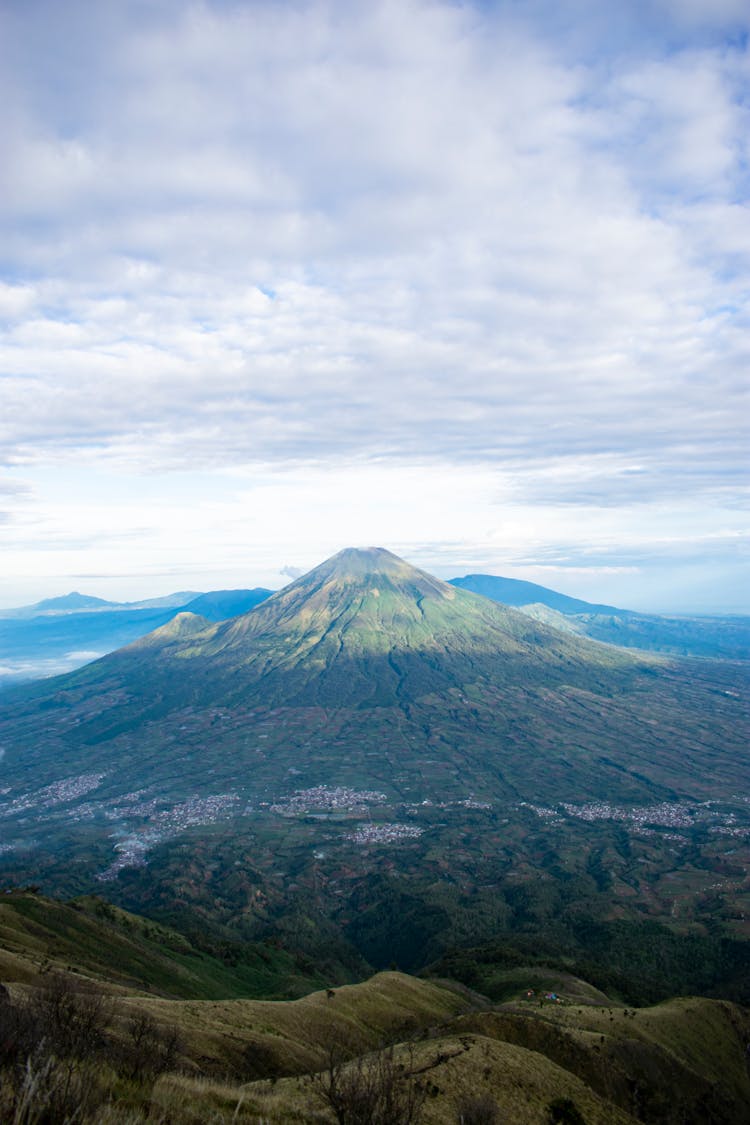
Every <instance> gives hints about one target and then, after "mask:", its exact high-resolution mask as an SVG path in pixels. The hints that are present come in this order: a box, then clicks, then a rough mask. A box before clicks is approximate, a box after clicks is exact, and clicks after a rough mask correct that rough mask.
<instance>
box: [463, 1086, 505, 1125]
mask: <svg viewBox="0 0 750 1125" xmlns="http://www.w3.org/2000/svg"><path fill="white" fill-rule="evenodd" d="M456 1114H457V1118H456V1120H457V1122H458V1125H500V1111H499V1110H498V1108H497V1102H496V1101H495V1099H494V1098H492V1097H490V1095H489V1094H475V1095H468V1096H467V1097H465V1098H462V1099H461V1101H460V1102H459V1103H458V1107H457V1110H456Z"/></svg>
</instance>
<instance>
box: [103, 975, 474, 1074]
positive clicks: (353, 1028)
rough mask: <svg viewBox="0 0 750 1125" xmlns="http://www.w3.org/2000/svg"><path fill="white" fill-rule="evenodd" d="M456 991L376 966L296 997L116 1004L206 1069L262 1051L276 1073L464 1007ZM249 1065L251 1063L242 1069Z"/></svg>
mask: <svg viewBox="0 0 750 1125" xmlns="http://www.w3.org/2000/svg"><path fill="white" fill-rule="evenodd" d="M469 1007H470V1003H469V1001H468V1000H467V999H466V998H465V997H464V996H463V995H462V994H461V993H460V992H458V991H454V990H453V989H449V988H446V987H443V986H440V985H437V984H434V983H431V982H428V981H423V980H418V979H416V978H415V977H410V976H406V975H405V974H404V973H395V972H385V973H378V974H377V975H376V976H374V977H372V978H371V979H370V980H368V981H365V982H363V983H362V984H355V985H344V986H342V987H340V988H337V989H335V990H332V991H328V992H326V991H323V992H313V993H311V994H310V995H309V996H305V997H303V998H302V999H300V1000H285V1001H274V1000H227V1001H222V1002H216V1001H209V1000H183V1001H174V1000H160V999H146V998H142V997H138V998H137V999H135V998H134V999H132V1000H130V1001H128V1002H127V1004H124V1005H123V1009H125V1008H128V1009H130V1008H132V1009H139V1010H145V1011H148V1012H149V1013H150V1014H151V1015H152V1016H153V1018H154V1019H155V1020H157V1022H159V1023H160V1024H162V1025H171V1026H175V1027H176V1028H177V1029H178V1031H179V1032H180V1035H181V1037H182V1039H183V1041H184V1043H185V1048H186V1050H185V1055H186V1057H187V1058H188V1059H190V1060H192V1062H193V1065H194V1066H198V1067H200V1069H201V1070H202V1071H204V1072H205V1073H209V1074H217V1073H226V1071H227V1069H228V1066H231V1069H232V1070H234V1071H235V1072H238V1071H239V1072H242V1067H243V1058H244V1057H245V1056H246V1053H248V1052H252V1051H253V1050H254V1049H255V1050H256V1051H257V1052H258V1053H260V1052H262V1053H263V1057H264V1059H266V1060H267V1065H268V1069H269V1071H270V1070H274V1071H275V1072H276V1073H277V1074H282V1075H292V1074H300V1073H305V1072H308V1071H311V1070H315V1069H318V1068H319V1067H321V1066H322V1065H323V1064H324V1062H325V1058H326V1052H327V1049H328V1046H329V1045H330V1044H331V1043H336V1044H341V1045H343V1046H344V1047H345V1049H346V1051H347V1053H348V1054H349V1055H355V1054H362V1053H364V1052H365V1051H371V1050H373V1049H374V1048H377V1047H378V1046H380V1045H381V1044H382V1043H383V1042H386V1041H392V1040H394V1039H403V1038H407V1037H408V1036H409V1035H411V1034H413V1033H415V1032H418V1031H421V1030H422V1029H424V1028H427V1027H433V1026H437V1025H440V1024H443V1023H445V1022H446V1021H447V1020H450V1019H452V1018H454V1017H455V1016H456V1015H459V1014H460V1013H461V1012H465V1011H467V1010H468V1009H469ZM248 1069H249V1071H250V1072H252V1064H251V1066H250V1067H249V1068H248Z"/></svg>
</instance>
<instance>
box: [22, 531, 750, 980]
mask: <svg viewBox="0 0 750 1125" xmlns="http://www.w3.org/2000/svg"><path fill="white" fill-rule="evenodd" d="M745 677H746V668H745V669H743V666H742V665H740V664H732V663H728V662H725V663H720V662H699V661H694V662H684V661H683V662H676V661H673V660H667V659H665V658H661V657H655V656H646V655H644V654H642V653H641V654H635V653H628V652H624V651H622V650H619V649H615V648H612V647H610V646H607V645H602V644H597V643H595V642H592V641H589V640H587V639H585V638H582V637H578V636H573V635H570V634H566V633H563V632H561V631H559V630H556V629H552V628H549V627H548V626H546V625H544V624H542V623H539V622H537V621H535V620H533V619H531V618H530V617H528V616H526V615H523V614H521V613H518V612H517V611H515V610H513V609H510V608H508V607H504V606H500V605H497V604H494V603H493V602H491V601H489V600H487V599H486V598H483V597H479V596H477V595H474V594H471V593H469V592H466V591H464V590H460V589H457V588H455V587H454V586H451V585H449V584H446V583H443V582H440V581H439V580H438V579H436V578H433V577H432V576H430V575H428V574H426V573H424V572H422V571H419V570H416V569H415V568H413V567H411V566H409V565H408V564H407V563H405V562H403V561H402V560H400V559H398V558H396V557H395V556H394V555H391V554H390V553H389V552H387V551H384V550H381V549H370V550H348V551H343V552H341V553H340V554H339V555H336V556H334V558H332V559H329V560H328V561H327V562H325V563H323V564H322V565H321V566H319V567H317V568H316V569H315V570H313V571H311V572H310V573H309V574H307V575H305V576H303V577H302V578H300V579H298V580H297V581H296V582H294V583H292V584H291V585H289V586H287V587H286V588H285V589H284V590H282V591H280V592H279V593H277V594H275V595H274V596H273V597H271V598H269V599H268V600H267V601H264V602H263V603H262V604H260V605H259V606H257V607H256V608H255V609H253V610H251V611H250V612H249V613H246V614H243V615H241V616H238V617H235V618H232V619H231V620H229V621H225V622H220V623H213V624H211V623H209V622H207V621H206V620H205V619H203V618H200V617H197V616H196V615H193V614H179V615H178V616H177V617H175V618H174V619H173V620H172V621H171V622H169V623H168V624H166V625H164V626H163V627H161V628H160V629H157V630H156V631H155V632H153V633H151V634H149V635H148V636H147V637H145V638H143V639H141V640H140V641H138V642H136V643H134V644H132V645H130V646H129V647H127V648H125V649H121V650H120V651H118V652H116V653H113V654H111V655H110V656H107V657H105V658H103V659H101V660H99V661H96V662H95V663H93V664H90V665H88V666H87V667H85V668H82V669H80V670H79V671H77V672H75V673H72V674H71V675H68V676H65V677H61V678H58V679H57V680H53V681H47V682H45V683H42V684H38V685H35V686H34V687H32V688H28V689H26V690H24V691H21V690H16V691H14V692H12V693H8V694H6V696H5V699H4V702H5V706H4V707H3V713H2V720H1V721H0V745H1V746H2V748H3V750H4V758H3V762H2V768H3V777H4V781H3V786H4V793H3V794H2V806H1V807H0V816H1V817H2V818H3V820H4V821H5V834H4V838H3V844H2V849H3V855H2V860H3V867H4V870H5V872H6V875H7V877H8V878H9V879H12V880H16V881H19V880H22V879H23V880H28V879H33V880H35V881H38V882H40V883H41V885H42V886H43V887H44V888H45V889H48V890H54V891H56V892H63V893H69V894H76V893H86V892H90V891H91V890H93V889H97V888H98V889H100V890H101V889H105V890H106V893H107V894H108V895H109V896H110V897H113V898H114V899H115V900H116V901H118V902H120V903H122V904H123V905H126V906H128V907H130V908H135V909H139V910H145V911H146V912H148V913H150V914H153V915H154V916H158V917H160V918H162V919H166V920H168V921H171V922H173V923H175V924H178V925H180V926H182V927H183V928H187V929H190V928H191V927H192V928H193V929H198V930H201V929H203V930H205V929H206V928H208V929H209V930H210V931H211V932H215V933H217V934H220V935H222V936H223V937H225V938H230V937H231V938H232V939H234V938H236V937H243V938H247V937H249V938H252V939H257V938H261V937H268V936H271V935H272V936H274V938H275V939H277V940H279V941H280V942H282V943H283V944H285V945H286V946H287V947H288V948H290V949H293V950H295V951H297V952H302V953H304V954H305V955H307V956H309V957H310V958H311V959H312V961H313V962H314V964H315V965H316V966H317V968H318V970H320V969H321V966H322V967H323V968H324V969H325V967H326V966H327V969H325V971H330V972H334V971H336V972H339V973H340V972H342V971H348V972H350V973H353V974H357V973H359V972H361V971H362V965H363V963H366V964H368V965H371V966H375V967H383V966H386V965H388V964H389V963H391V962H392V961H395V962H396V963H398V964H399V965H400V966H402V967H405V968H416V967H419V966H421V965H425V964H426V963H428V962H429V961H430V960H432V959H434V958H436V957H438V956H440V955H441V954H443V953H445V952H446V951H447V950H450V949H452V948H454V947H457V946H462V945H468V944H471V945H473V946H479V945H480V944H481V943H482V942H487V941H494V940H496V939H497V937H498V935H505V936H506V937H507V938H508V940H510V941H512V942H513V943H515V946H516V947H520V946H523V945H524V942H526V943H531V944H533V943H538V941H539V940H541V939H542V938H543V939H544V940H545V941H548V942H551V943H553V944H554V946H555V949H556V950H557V951H558V953H559V954H560V955H565V956H567V957H569V958H570V959H572V960H571V964H572V963H573V962H576V960H580V959H581V958H583V959H584V960H585V962H586V965H587V968H588V970H590V971H591V972H592V973H593V975H594V976H595V977H596V975H597V974H600V976H602V975H606V974H607V973H609V974H610V977H609V978H608V979H610V978H611V977H612V965H613V964H616V965H618V966H622V969H621V970H619V969H618V973H619V975H618V974H617V973H615V976H616V980H615V981H614V983H615V985H616V987H617V988H618V989H619V990H620V993H621V994H622V995H630V996H634V997H637V998H638V999H640V1000H648V999H652V998H657V997H658V996H659V995H666V994H668V991H669V990H670V989H671V988H672V982H673V978H674V977H675V976H677V977H679V979H680V982H681V986H682V990H687V989H688V988H692V987H694V988H698V989H700V990H701V991H706V992H711V991H714V992H722V991H723V992H724V993H727V994H729V995H745V990H746V987H747V979H748V968H747V962H746V958H745V950H747V949H750V946H748V945H747V943H746V941H745V939H746V938H747V937H748V936H749V935H748V933H747V923H746V921H745V915H746V913H748V911H750V884H748V878H747V865H748V862H750V856H748V851H747V841H748V834H749V833H750V805H749V804H748V797H750V788H749V786H748V782H749V781H750V776H749V774H750V763H749V762H748V759H747V755H746V740H747V708H746V703H745V695H744V693H745V691H746V679H745ZM665 923H668V926H665V925H664V924H665ZM628 927H630V928H628ZM644 927H646V929H644ZM649 927H651V929H648V928H649ZM647 931H648V934H649V937H648V940H647V942H646V944H648V945H649V947H652V948H655V947H658V948H659V950H660V954H659V958H658V959H657V961H658V963H659V965H660V966H661V971H662V978H661V980H659V979H657V980H653V979H652V978H650V977H649V978H648V980H647V981H646V983H644V981H643V979H642V977H641V974H639V973H638V972H637V971H635V970H633V969H632V968H630V969H629V968H628V966H629V965H630V966H632V965H634V964H637V958H635V959H633V958H632V957H624V956H623V951H624V950H626V949H627V950H631V951H632V949H633V947H634V946H638V942H639V941H640V940H641V937H640V936H639V935H643V934H645V933H646V932H647ZM675 931H677V932H678V933H684V934H686V935H689V936H690V940H695V941H701V942H703V943H704V944H703V945H702V946H701V950H702V953H701V960H700V964H696V963H695V961H694V959H693V961H692V962H691V961H690V959H689V958H685V957H684V956H683V952H684V948H685V947H684V943H683V944H682V945H681V944H680V943H679V942H678V943H677V945H676V946H675V942H674V936H675ZM644 941H645V939H644ZM691 964H692V968H688V966H689V965H691ZM691 973H692V976H691Z"/></svg>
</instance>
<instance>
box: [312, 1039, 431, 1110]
mask: <svg viewBox="0 0 750 1125" xmlns="http://www.w3.org/2000/svg"><path fill="white" fill-rule="evenodd" d="M408 1059H409V1066H406V1065H405V1064H404V1063H400V1062H398V1061H397V1059H396V1056H395V1052H394V1049H393V1047H388V1048H386V1049H385V1050H383V1051H380V1052H379V1053H378V1054H376V1055H373V1056H370V1057H369V1058H358V1059H355V1060H354V1061H353V1062H344V1061H343V1060H342V1057H341V1054H340V1052H338V1051H337V1050H335V1049H334V1050H331V1052H330V1053H329V1061H328V1066H327V1067H326V1068H325V1070H322V1071H320V1072H319V1073H318V1074H314V1075H312V1076H311V1084H312V1088H313V1091H314V1093H315V1095H316V1096H317V1097H318V1099H319V1100H320V1101H322V1102H323V1104H324V1105H327V1106H328V1107H329V1108H330V1109H331V1111H332V1112H333V1115H334V1117H335V1118H336V1121H337V1122H338V1125H416V1123H417V1122H418V1121H419V1119H420V1117H421V1113H422V1106H423V1105H424V1101H425V1098H426V1096H427V1092H426V1090H425V1089H424V1087H423V1086H422V1085H421V1084H419V1083H417V1082H415V1081H414V1080H413V1078H412V1077H411V1073H410V1072H411V1053H409V1055H408Z"/></svg>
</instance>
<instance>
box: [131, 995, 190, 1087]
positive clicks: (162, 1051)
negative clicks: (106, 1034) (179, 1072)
mask: <svg viewBox="0 0 750 1125" xmlns="http://www.w3.org/2000/svg"><path fill="white" fill-rule="evenodd" d="M181 1047H182V1044H181V1041H180V1035H179V1032H178V1031H177V1028H175V1027H167V1028H163V1027H161V1026H160V1025H159V1024H158V1023H157V1022H156V1020H155V1019H154V1018H153V1017H152V1016H151V1015H149V1013H148V1012H137V1013H136V1014H135V1015H134V1016H133V1017H132V1019H131V1020H130V1021H129V1022H128V1025H127V1037H126V1039H125V1042H124V1044H123V1045H122V1048H121V1052H122V1053H121V1065H122V1068H123V1069H124V1071H125V1073H126V1074H127V1076H128V1077H129V1078H134V1079H135V1078H137V1079H139V1080H140V1081H141V1082H153V1081H154V1080H155V1079H156V1078H158V1076H159V1075H160V1074H164V1073H165V1071H167V1070H173V1069H174V1067H175V1066H176V1064H177V1059H178V1058H179V1055H180V1050H181Z"/></svg>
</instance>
